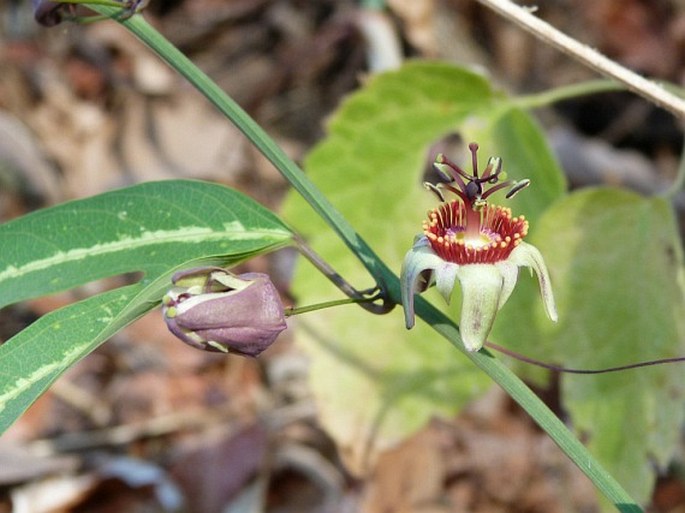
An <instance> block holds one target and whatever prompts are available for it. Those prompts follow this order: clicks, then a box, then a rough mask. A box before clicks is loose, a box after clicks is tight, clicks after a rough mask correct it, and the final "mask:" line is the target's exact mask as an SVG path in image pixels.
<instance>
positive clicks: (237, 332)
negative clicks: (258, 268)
mask: <svg viewBox="0 0 685 513" xmlns="http://www.w3.org/2000/svg"><path fill="white" fill-rule="evenodd" d="M172 283H173V284H174V287H173V288H172V289H171V290H169V291H168V292H167V293H166V294H165V295H164V298H163V299H162V304H163V308H162V313H163V315H164V322H166V325H167V327H168V328H169V330H170V331H171V332H172V333H173V334H174V335H176V336H177V337H178V338H180V339H181V340H182V341H183V342H185V343H186V344H189V345H191V346H193V347H196V348H198V349H204V350H205V351H213V352H223V353H237V354H241V355H244V356H257V355H258V354H259V353H261V352H262V351H264V350H265V349H266V348H267V347H269V346H270V345H271V344H272V343H273V342H274V341H275V340H276V337H278V334H279V333H280V332H281V331H283V330H284V329H285V328H286V323H285V314H284V308H283V304H282V303H281V299H280V297H279V295H278V291H277V290H276V287H275V286H274V284H273V283H272V282H271V280H270V279H269V276H268V275H266V274H262V273H244V274H241V275H235V274H233V273H230V272H229V271H227V270H225V269H222V268H220V267H199V268H196V269H189V270H186V271H181V272H179V273H176V274H175V275H174V276H173V277H172Z"/></svg>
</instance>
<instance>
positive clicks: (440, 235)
mask: <svg viewBox="0 0 685 513" xmlns="http://www.w3.org/2000/svg"><path fill="white" fill-rule="evenodd" d="M469 150H470V152H471V160H472V166H473V173H472V174H468V173H466V172H465V171H463V170H462V169H461V168H459V166H457V165H456V164H455V163H453V162H451V161H450V160H448V159H447V158H446V157H445V156H444V155H442V154H440V155H438V156H437V157H436V159H435V163H434V167H435V169H436V170H437V171H438V173H439V174H440V175H441V177H442V178H443V179H444V180H446V182H445V183H440V184H439V185H437V186H435V185H432V184H426V187H427V188H429V189H430V190H432V191H433V192H434V193H435V194H436V195H437V196H438V198H439V199H440V201H441V204H440V205H439V206H438V207H436V208H434V209H432V210H430V211H429V212H428V219H427V220H426V221H424V223H423V233H422V234H420V235H418V236H417V237H416V239H415V241H414V245H413V246H412V248H411V250H409V252H408V253H407V255H406V256H405V258H404V263H403V265H402V275H401V283H402V304H403V306H404V317H405V321H406V326H407V329H410V328H412V327H413V326H414V294H416V293H417V292H423V291H424V290H426V289H427V288H428V287H430V286H431V285H435V286H436V288H437V289H438V292H440V294H441V295H442V297H443V298H444V299H445V301H447V303H449V301H450V297H451V295H452V289H453V288H454V285H455V282H456V280H457V279H459V283H460V285H461V290H462V298H463V299H462V307H461V323H460V327H459V329H460V333H461V338H462V340H463V342H464V346H465V347H466V349H467V350H468V351H478V350H479V349H480V348H481V347H483V344H484V343H485V340H486V338H487V336H488V334H489V333H490V330H491V329H492V325H493V323H494V322H495V315H496V314H497V312H498V311H499V309H500V308H502V306H503V305H504V304H505V303H506V302H507V299H509V296H510V295H511V293H512V292H513V290H514V286H515V285H516V281H517V279H518V268H519V267H522V266H525V267H528V268H530V270H531V274H532V272H533V271H535V273H536V274H537V277H538V281H539V284H540V292H541V294H542V299H543V303H544V306H545V311H546V312H547V316H548V317H549V318H550V319H551V320H553V321H555V322H556V320H557V311H556V307H555V304H554V296H553V294H552V287H551V284H550V280H549V274H548V272H547V268H546V266H545V262H544V260H543V259H542V255H541V254H540V252H539V251H538V250H537V248H535V247H534V246H532V245H530V244H528V243H526V242H524V241H523V239H524V237H525V236H526V235H527V233H528V221H527V220H526V219H525V217H524V216H518V217H513V216H512V213H511V209H509V208H505V207H501V206H498V205H491V204H489V203H488V197H489V196H490V195H491V194H492V193H494V192H496V191H499V190H502V189H506V188H509V191H508V193H507V195H506V197H507V198H511V197H513V196H514V194H516V193H517V192H519V191H520V190H522V189H524V188H525V187H527V186H528V185H529V184H530V181H529V180H521V181H518V182H514V181H510V180H505V179H504V178H505V176H504V173H503V172H502V160H501V159H500V158H498V157H491V158H490V159H489V160H488V163H487V166H486V168H485V169H484V171H483V173H482V175H479V172H478V160H477V152H478V145H477V144H476V143H471V144H470V145H469ZM444 190H447V191H449V192H451V193H453V194H455V195H456V196H457V198H456V199H454V200H452V201H446V199H445V196H444V194H443V191H444Z"/></svg>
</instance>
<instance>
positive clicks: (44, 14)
mask: <svg viewBox="0 0 685 513" xmlns="http://www.w3.org/2000/svg"><path fill="white" fill-rule="evenodd" d="M31 4H32V7H33V17H34V18H35V20H36V21H37V22H38V23H40V24H41V25H45V26H46V27H54V26H55V25H57V24H58V23H61V22H62V20H63V19H64V14H65V12H71V11H73V10H74V4H64V3H59V2H50V1H48V0H31Z"/></svg>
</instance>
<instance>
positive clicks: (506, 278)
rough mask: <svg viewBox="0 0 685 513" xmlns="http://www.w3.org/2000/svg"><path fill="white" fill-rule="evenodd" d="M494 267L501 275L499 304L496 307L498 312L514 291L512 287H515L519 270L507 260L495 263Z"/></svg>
mask: <svg viewBox="0 0 685 513" xmlns="http://www.w3.org/2000/svg"><path fill="white" fill-rule="evenodd" d="M495 267H497V269H498V270H499V272H500V273H501V274H502V293H501V294H500V296H499V304H498V305H497V310H499V309H500V308H502V307H503V306H504V303H506V302H507V300H508V299H509V296H511V293H512V292H513V291H514V287H516V282H517V280H518V275H519V268H518V265H516V264H515V263H513V262H510V261H508V260H504V261H502V262H497V263H496V264H495Z"/></svg>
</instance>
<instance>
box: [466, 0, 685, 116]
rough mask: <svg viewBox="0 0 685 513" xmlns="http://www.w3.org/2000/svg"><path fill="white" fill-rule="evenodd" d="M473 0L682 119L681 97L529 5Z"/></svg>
mask: <svg viewBox="0 0 685 513" xmlns="http://www.w3.org/2000/svg"><path fill="white" fill-rule="evenodd" d="M477 1H478V2H480V3H481V4H483V5H485V6H486V7H489V8H490V9H492V10H493V11H495V12H497V13H498V14H500V15H502V16H504V17H505V18H507V19H509V20H511V21H513V22H514V23H516V24H517V25H519V26H520V27H521V28H523V29H524V30H526V31H528V32H530V33H531V34H532V35H533V36H535V37H537V38H538V39H540V40H542V41H544V42H545V43H548V44H550V45H551V46H554V47H555V48H557V49H559V50H561V51H562V52H564V53H566V54H567V55H570V56H571V57H573V58H574V59H576V60H578V61H580V62H581V63H583V64H585V65H586V66H588V67H589V68H592V69H594V70H595V71H597V72H598V73H601V74H602V75H605V76H607V77H609V78H612V79H614V80H616V81H618V82H621V83H622V84H625V86H626V87H627V88H628V89H630V90H631V91H633V92H634V93H636V94H638V95H640V96H642V97H643V98H645V99H647V100H649V101H651V102H653V103H655V104H656V105H658V106H660V107H662V108H664V109H666V110H668V111H669V112H671V113H672V114H673V115H674V116H676V117H677V118H679V119H685V100H683V99H682V98H679V97H678V96H676V95H674V94H672V93H671V92H669V91H667V90H666V89H664V88H663V87H661V86H660V85H659V84H657V83H656V82H653V81H651V80H648V79H646V78H644V77H642V76H640V75H638V74H637V73H635V72H634V71H631V70H629V69H628V68H625V67H623V66H621V65H620V64H618V63H617V62H615V61H612V60H611V59H609V58H607V57H605V56H604V55H602V54H601V53H599V52H598V51H597V50H594V49H593V48H590V47H589V46H587V45H584V44H582V43H580V42H578V41H577V40H575V39H573V38H572V37H569V36H567V35H566V34H564V33H563V32H561V31H559V30H557V29H556V28H554V27H553V26H552V25H550V24H549V23H547V22H546V21H543V20H541V19H540V18H538V17H536V16H534V15H533V14H532V12H531V10H530V9H527V8H525V7H521V6H519V5H516V4H514V3H513V2H511V1H510V0H477Z"/></svg>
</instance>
